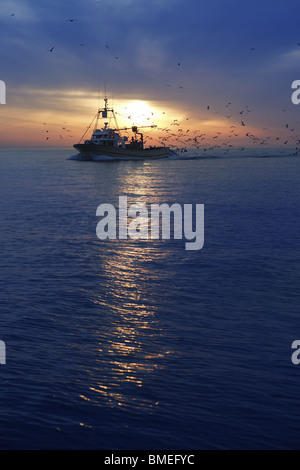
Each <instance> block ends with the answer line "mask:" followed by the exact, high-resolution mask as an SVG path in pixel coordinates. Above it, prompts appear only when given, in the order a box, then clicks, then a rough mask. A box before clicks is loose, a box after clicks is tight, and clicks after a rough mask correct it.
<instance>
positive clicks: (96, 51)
mask: <svg viewBox="0 0 300 470" xmlns="http://www.w3.org/2000/svg"><path fill="white" fill-rule="evenodd" d="M299 13H300V5H299V1H296V0H286V1H282V0H276V2H274V1H271V0H264V1H258V0H252V1H251V2H250V1H248V0H247V1H243V2H240V1H237V0H210V1H203V0H84V1H79V0H64V1H63V2H62V1H59V0H43V1H40V0H2V1H1V5H0V22H1V23H0V25H1V27H0V40H1V52H0V54H1V75H0V79H1V80H4V81H5V82H6V84H7V90H8V97H7V105H6V106H7V108H9V106H11V107H13V108H14V109H18V108H20V109H22V110H24V109H25V110H28V112H29V113H30V112H33V111H34V110H40V111H43V110H44V111H46V110H49V112H51V111H53V112H54V111H56V112H57V111H59V107H60V106H66V105H67V102H68V100H67V99H65V100H63V98H64V94H66V93H67V92H70V90H81V91H82V92H86V93H87V94H89V93H90V94H93V93H97V90H98V87H99V84H100V87H101V88H102V89H103V88H104V83H105V82H106V83H107V88H108V90H109V92H110V93H111V94H112V95H113V96H114V97H120V98H121V99H123V100H124V99H129V100H130V99H137V100H148V101H152V102H153V101H156V102H158V103H159V102H163V103H164V104H169V105H170V107H173V108H175V109H178V110H181V111H182V112H185V113H186V114H189V115H192V116H193V117H194V118H195V119H199V120H200V122H201V120H202V121H203V120H205V117H204V115H203V113H204V110H206V109H207V106H208V105H210V106H211V108H212V109H213V110H215V114H217V113H218V114H219V115H220V116H222V117H223V118H224V116H225V113H226V112H227V111H228V110H226V108H225V106H226V104H227V103H228V102H231V103H232V105H231V106H232V108H231V111H232V114H233V115H234V116H235V117H236V120H237V119H238V114H239V110H240V109H245V106H248V107H249V108H251V109H252V110H253V112H252V114H251V117H250V113H249V116H248V118H249V120H250V121H251V122H250V121H249V125H251V126H256V127H257V128H259V129H260V128H261V127H268V128H270V127H271V128H272V129H274V131H275V129H276V132H279V130H280V129H281V127H282V129H284V128H285V121H286V120H289V121H290V122H291V123H293V125H294V126H297V125H298V122H299V119H298V117H299V115H300V106H299V107H297V106H294V105H292V103H291V94H292V92H291V84H292V82H293V81H294V80H297V79H300V67H299V64H300V46H299V45H298V44H300V30H299V15H298V14H299ZM11 15H14V16H11ZM69 19H75V21H72V22H71V21H68V20H69ZM106 46H108V47H106ZM53 47H54V49H53V52H50V49H51V48H53ZM252 49H254V50H252ZM178 63H180V66H178ZM51 92H52V93H55V92H57V93H56V99H53V100H52V101H51V100H50V99H49V98H48V97H49V96H50V95H51ZM43 93H44V95H43ZM59 97H61V98H62V100H60V99H59ZM66 97H67V95H66ZM282 109H285V110H286V111H284V113H285V114H284V115H283V114H282V113H283V111H282ZM0 111H1V114H2V115H3V113H4V108H0ZM6 112H7V113H8V115H9V116H10V117H12V115H11V114H9V111H8V110H6ZM225 119H226V118H225ZM252 129H253V127H252Z"/></svg>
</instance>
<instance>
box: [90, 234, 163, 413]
mask: <svg viewBox="0 0 300 470" xmlns="http://www.w3.org/2000/svg"><path fill="white" fill-rule="evenodd" d="M106 245H107V246H108V245H109V250H108V251H107V253H106V256H105V257H104V258H103V253H102V256H101V263H100V266H99V271H100V273H99V285H98V294H97V295H96V296H94V297H93V298H91V301H92V302H93V303H94V304H95V305H96V306H98V307H99V308H100V311H101V315H104V316H105V319H106V331H101V332H99V336H100V341H99V348H98V353H99V356H98V362H99V370H101V376H99V377H97V380H95V379H96V378H95V377H94V380H93V384H92V385H90V387H89V394H88V395H89V396H83V397H82V398H83V399H92V400H99V396H100V397H101V398H102V399H104V401H105V403H106V404H109V406H131V407H134V408H139V407H143V408H145V407H146V408H151V407H153V406H155V405H156V404H157V400H156V399H155V395H154V394H153V391H152V392H151V391H150V390H151V388H152V381H153V380H154V381H155V373H156V370H158V369H161V368H162V367H164V358H165V357H166V355H167V354H169V353H170V351H166V350H164V348H163V347H162V344H163V341H162V335H163V326H162V324H161V323H160V320H159V319H158V317H157V311H158V309H159V294H158V292H157V289H156V288H157V287H158V286H159V285H161V284H162V283H163V282H164V274H163V271H160V270H159V269H157V266H155V263H156V262H157V261H161V258H162V254H161V252H159V251H158V250H157V247H156V246H155V245H154V244H153V243H152V242H151V241H149V243H139V242H137V241H132V240H127V241H126V242H124V241H123V242H121V241H120V242H118V243H113V242H112V243H109V242H106ZM154 266H155V267H154ZM160 292H161V289H160ZM100 366H101V367H100ZM90 394H92V397H91V395H90ZM97 396H98V397H97Z"/></svg>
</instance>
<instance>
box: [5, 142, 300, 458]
mask: <svg viewBox="0 0 300 470" xmlns="http://www.w3.org/2000/svg"><path fill="white" fill-rule="evenodd" d="M244 153H245V152H244ZM72 154H74V150H73V151H72V150H66V149H65V150H59V149H58V150H38V149H35V150H28V149H26V150H21V149H17V150H12V149H10V150H5V149H1V151H0V207H1V231H0V240H1V248H2V250H1V251H2V257H1V269H0V285H1V317H0V325H1V327H0V340H2V341H5V343H6V351H7V363H6V365H1V366H0V424H1V425H0V448H1V449H105V450H106V449H112V450H123V449H135V450H138V449H143V450H149V449H151V450H152V449H156V450H159V449H164V450H170V449H172V450H174V449H185V450H188V449H193V450H196V449H299V445H300V444H299V443H300V408H299V398H298V397H299V385H300V366H298V367H297V366H295V365H293V364H292V362H291V354H292V350H291V344H292V342H293V341H294V340H297V339H300V320H299V305H300V291H299V277H300V269H299V265H300V250H299V243H300V216H299V202H300V197H299V196H300V185H299V174H300V157H297V156H287V155H284V156H283V155H282V156H280V155H281V153H280V152H278V151H277V152H276V157H275V152H270V153H269V155H270V157H269V158H266V157H262V154H261V153H259V152H256V153H254V152H253V151H249V152H247V157H245V156H244V157H243V156H242V155H241V156H239V155H235V157H234V158H230V156H229V155H227V157H226V158H225V157H224V158H206V159H197V158H196V159H195V158H194V159H184V158H183V159H176V158H175V159H171V160H161V161H155V162H133V161H126V162H101V163H99V162H98V163H96V162H78V161H72V160H69V159H68V157H70V156H71V155H72ZM119 196H128V200H129V203H135V202H139V203H143V204H152V203H163V202H166V203H169V204H171V203H174V202H177V203H181V204H184V203H190V204H196V203H197V204H205V218H206V219H205V221H206V223H205V247H204V249H203V250H201V251H198V252H195V251H193V252H188V251H186V250H185V247H184V242H183V241H181V240H176V241H174V240H170V241H163V240H156V241H151V240H149V241H141V240H136V241H133V240H127V241H124V240H123V241H100V240H98V238H97V237H96V225H97V222H98V220H99V219H98V218H97V217H96V209H97V207H98V205H99V204H102V203H110V204H115V205H117V204H118V198H119Z"/></svg>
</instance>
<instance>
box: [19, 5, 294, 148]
mask: <svg viewBox="0 0 300 470" xmlns="http://www.w3.org/2000/svg"><path fill="white" fill-rule="evenodd" d="M10 16H11V17H14V16H16V14H15V13H12V14H11V15H10ZM65 21H67V22H70V23H75V22H77V21H78V20H77V19H76V18H68V19H66V20H65ZM297 45H298V46H300V43H298V44H297ZM80 46H82V47H84V44H83V43H80ZM104 47H105V49H106V50H107V51H109V52H110V53H111V46H110V45H108V44H105V45H104ZM55 50H56V46H52V47H51V48H50V49H48V52H49V53H51V54H52V53H54V52H55ZM255 50H256V49H255V48H254V47H251V48H250V53H251V54H252V53H254V52H255ZM119 58H120V57H119V56H115V57H114V59H116V60H117V59H119ZM177 66H178V67H181V66H182V63H181V62H177ZM166 86H167V87H169V88H171V87H172V85H170V84H166ZM177 88H178V89H183V88H184V87H183V86H179V87H178V86H177ZM231 109H232V102H228V103H227V104H226V105H225V109H224V112H225V114H224V116H222V119H223V120H224V121H225V120H226V119H227V120H231V119H232V118H233V120H234V125H231V126H230V127H229V128H228V130H227V132H224V131H223V132H217V133H216V135H208V134H206V133H200V132H201V131H199V130H191V129H183V127H184V124H185V122H186V121H189V120H191V118H190V117H187V118H184V120H185V122H183V121H181V122H180V120H178V119H175V120H173V121H170V123H169V126H167V127H165V128H161V127H158V128H157V130H158V131H160V132H163V135H160V136H158V137H151V136H148V138H147V140H151V141H156V142H157V143H159V144H160V145H163V146H170V147H171V148H177V150H179V148H178V146H179V145H181V146H183V150H186V148H187V147H188V148H193V147H194V148H197V149H202V150H203V151H204V152H206V151H208V150H214V149H220V148H224V149H225V150H226V151H227V152H228V151H229V150H230V149H232V148H234V147H235V148H236V146H234V143H233V142H234V140H236V139H237V138H242V137H243V138H244V137H246V138H247V139H248V141H249V143H251V144H252V145H256V146H267V145H270V146H272V144H274V143H277V144H278V145H279V144H281V145H283V146H287V145H291V146H293V147H294V146H296V154H297V155H298V154H299V152H300V148H299V147H300V138H299V137H298V136H296V135H295V134H296V133H295V127H291V126H290V125H289V124H285V130H286V132H287V135H286V136H285V138H282V137H272V136H270V135H269V136H266V137H262V136H257V135H254V134H252V133H251V132H246V133H245V134H241V130H244V129H245V128H247V127H248V126H249V127H251V124H248V123H247V120H246V116H247V115H248V114H249V113H252V112H253V109H250V108H249V106H246V107H245V108H244V109H242V110H241V111H238V112H236V113H234V112H230V110H231ZM202 111H203V110H202ZM206 111H207V112H213V107H212V106H211V105H208V106H207V107H206ZM282 112H286V110H285V109H283V110H282ZM214 113H215V114H220V113H221V111H220V110H219V111H214ZM151 115H152V116H151V117H149V116H148V117H146V119H147V120H148V121H150V119H152V118H153V116H154V113H153V112H152V113H151ZM163 115H164V119H165V115H166V113H165V112H163ZM128 119H131V116H128ZM43 124H44V125H46V123H43ZM65 124H66V123H64V125H63V126H62V127H61V131H60V134H59V138H60V139H64V138H65V137H72V138H74V136H73V135H72V133H71V130H70V129H68V128H67V127H66V126H65ZM171 127H173V129H171ZM175 127H177V131H176V132H174V128H175ZM222 127H223V128H224V126H222ZM238 128H240V130H238ZM246 130H247V129H246ZM267 130H268V129H267V128H263V129H262V131H263V133H265V132H266V131H267ZM46 133H47V134H48V135H47V136H46V140H47V141H48V140H50V137H49V130H46ZM259 133H261V132H259ZM62 134H63V135H62ZM298 146H299V147H298ZM238 147H240V150H241V151H244V150H245V149H246V147H241V146H238ZM181 149H182V147H181Z"/></svg>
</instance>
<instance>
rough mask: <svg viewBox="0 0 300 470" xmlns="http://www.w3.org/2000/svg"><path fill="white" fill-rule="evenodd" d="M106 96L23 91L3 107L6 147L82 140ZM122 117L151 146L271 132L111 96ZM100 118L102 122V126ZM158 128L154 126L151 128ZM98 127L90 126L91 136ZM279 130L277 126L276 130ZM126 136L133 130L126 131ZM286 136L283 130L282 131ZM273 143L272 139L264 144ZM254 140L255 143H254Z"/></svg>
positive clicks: (229, 141)
mask: <svg viewBox="0 0 300 470" xmlns="http://www.w3.org/2000/svg"><path fill="white" fill-rule="evenodd" d="M102 106H103V98H102V99H99V96H98V95H97V94H96V93H92V94H91V93H89V92H88V91H86V90H73V91H71V90H68V91H63V90H62V91H57V90H36V91H34V92H33V91H32V90H21V91H19V92H18V93H16V95H15V96H14V98H13V99H11V102H10V101H9V100H8V102H7V104H6V105H3V106H1V107H0V125H1V128H0V129H1V132H0V146H2V147H5V146H11V147H13V146H14V147H30V146H32V147H46V148H47V147H66V148H71V147H72V146H73V145H74V144H75V143H77V142H78V141H79V140H80V139H81V137H82V136H83V134H84V133H85V131H86V130H87V128H88V126H89V125H90V124H91V122H92V119H93V117H94V116H95V115H96V113H97V109H98V107H100V108H101V107H102ZM109 107H113V108H114V110H115V113H116V118H117V121H118V127H119V128H120V129H122V128H130V127H132V126H133V125H136V126H138V127H141V128H144V127H145V129H143V131H142V132H143V133H144V138H145V142H146V145H150V146H153V145H164V146H171V147H174V148H190V147H194V148H205V147H214V146H216V147H217V146H219V147H222V146H223V147H224V148H226V147H228V148H230V147H232V146H233V147H234V146H241V145H247V144H248V146H252V145H253V144H255V143H256V142H258V140H257V141H255V139H254V140H252V141H250V140H249V136H255V137H256V138H257V139H262V140H263V139H268V137H266V135H267V134H266V133H264V132H263V131H262V130H260V131H258V130H257V129H256V128H255V126H251V124H247V127H242V125H241V121H237V120H233V119H230V121H229V120H228V119H226V117H222V116H218V115H216V114H214V113H208V112H207V111H206V110H205V109H202V110H199V111H197V110H192V111H191V110H190V109H187V110H184V109H183V108H182V107H181V108H177V109H176V106H171V105H170V103H164V102H160V101H147V100H142V99H140V100H137V99H131V98H130V97H128V96H126V97H125V98H124V99H118V100H115V99H111V100H109ZM102 125H103V123H102V122H100V123H99V126H100V127H102ZM154 125H155V126H157V127H156V128H151V126H154ZM92 130H93V129H92V128H91V129H89V130H88V132H87V134H86V138H89V137H90V135H91V132H92ZM275 130H276V129H275ZM121 134H126V135H127V134H130V132H129V131H123V132H121ZM278 134H279V135H280V137H282V138H284V136H283V135H282V130H278ZM269 142H270V143H271V141H268V140H266V142H265V143H264V145H267V144H268V143H269ZM249 144H250V145H249Z"/></svg>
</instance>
